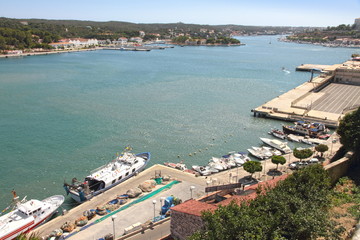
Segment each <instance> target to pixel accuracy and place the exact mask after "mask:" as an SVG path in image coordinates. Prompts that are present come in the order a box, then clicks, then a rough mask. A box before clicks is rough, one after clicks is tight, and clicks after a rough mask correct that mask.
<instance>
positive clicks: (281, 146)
mask: <svg viewBox="0 0 360 240" xmlns="http://www.w3.org/2000/svg"><path fill="white" fill-rule="evenodd" d="M260 140H261V141H262V142H263V143H265V144H267V145H269V146H270V147H273V148H275V149H277V150H279V151H281V152H283V153H291V152H292V151H291V149H290V148H289V146H288V145H287V143H286V142H281V141H279V140H277V139H269V138H260Z"/></svg>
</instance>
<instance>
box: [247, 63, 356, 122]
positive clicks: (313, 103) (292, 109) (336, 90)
mask: <svg viewBox="0 0 360 240" xmlns="http://www.w3.org/2000/svg"><path fill="white" fill-rule="evenodd" d="M352 65H353V63H352ZM344 66H347V63H344V64H336V65H332V66H326V65H313V64H307V65H302V66H300V67H298V68H297V70H298V69H302V70H301V71H311V70H312V69H320V70H321V74H320V75H319V76H317V77H314V78H311V79H310V80H309V81H308V82H305V83H303V84H301V85H300V86H298V87H296V88H294V89H292V90H290V91H288V92H286V93H284V94H282V95H280V96H278V97H276V98H274V99H272V100H270V101H268V102H266V103H264V104H263V105H261V106H259V107H257V108H255V109H252V110H251V111H252V112H253V113H254V116H259V117H268V118H274V119H279V120H284V121H297V120H307V121H311V122H322V123H324V124H326V125H327V127H332V128H336V127H337V126H338V122H339V120H340V119H341V118H342V117H343V116H344V114H346V113H347V112H348V111H351V110H353V109H356V106H360V86H359V85H357V82H356V81H355V80H353V82H354V84H350V83H347V84H341V83H337V81H338V78H339V77H337V69H338V68H340V67H341V68H344Z"/></svg>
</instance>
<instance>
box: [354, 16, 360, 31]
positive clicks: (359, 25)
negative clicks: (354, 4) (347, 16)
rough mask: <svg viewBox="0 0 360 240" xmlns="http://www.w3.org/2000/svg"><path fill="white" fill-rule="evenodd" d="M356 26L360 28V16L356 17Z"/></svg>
mask: <svg viewBox="0 0 360 240" xmlns="http://www.w3.org/2000/svg"><path fill="white" fill-rule="evenodd" d="M355 28H356V29H357V30H360V18H356V19H355Z"/></svg>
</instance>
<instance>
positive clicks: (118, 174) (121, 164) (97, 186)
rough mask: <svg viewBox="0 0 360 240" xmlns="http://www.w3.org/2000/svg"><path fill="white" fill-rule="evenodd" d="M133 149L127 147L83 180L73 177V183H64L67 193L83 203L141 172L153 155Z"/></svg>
mask: <svg viewBox="0 0 360 240" xmlns="http://www.w3.org/2000/svg"><path fill="white" fill-rule="evenodd" d="M131 150H132V148H131V147H129V146H128V147H126V148H125V150H124V151H123V152H122V153H121V154H120V155H119V156H118V157H117V158H115V159H114V160H112V161H111V162H110V163H108V164H106V165H104V166H101V167H99V168H97V169H95V170H93V171H92V172H91V174H90V175H88V176H87V177H85V180H84V181H82V182H80V181H78V180H77V179H76V178H73V180H72V184H67V183H64V188H65V191H66V193H67V194H70V195H71V197H72V198H73V199H74V200H75V201H77V202H79V203H81V202H84V201H87V200H89V199H91V198H92V197H93V196H96V195H98V194H100V193H103V192H104V191H106V190H108V189H110V188H112V187H114V186H116V185H117V184H119V183H121V182H123V181H125V180H127V179H129V178H130V177H132V176H134V175H136V174H137V173H139V172H141V171H142V170H144V168H145V167H146V165H147V164H148V162H149V161H150V157H151V155H150V153H149V152H144V153H139V154H134V153H131Z"/></svg>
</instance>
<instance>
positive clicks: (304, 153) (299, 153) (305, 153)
mask: <svg viewBox="0 0 360 240" xmlns="http://www.w3.org/2000/svg"><path fill="white" fill-rule="evenodd" d="M293 154H294V157H296V158H298V159H300V161H302V160H303V159H305V158H309V157H311V155H313V151H312V150H311V149H310V148H305V149H301V150H298V149H297V148H295V149H294V152H293Z"/></svg>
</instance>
